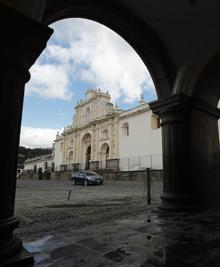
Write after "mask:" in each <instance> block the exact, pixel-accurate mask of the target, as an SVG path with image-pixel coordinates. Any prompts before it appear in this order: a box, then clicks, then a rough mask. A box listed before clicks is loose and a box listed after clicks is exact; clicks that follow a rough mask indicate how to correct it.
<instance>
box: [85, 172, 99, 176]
mask: <svg viewBox="0 0 220 267" xmlns="http://www.w3.org/2000/svg"><path fill="white" fill-rule="evenodd" d="M86 175H88V176H97V175H98V174H97V173H95V172H86Z"/></svg>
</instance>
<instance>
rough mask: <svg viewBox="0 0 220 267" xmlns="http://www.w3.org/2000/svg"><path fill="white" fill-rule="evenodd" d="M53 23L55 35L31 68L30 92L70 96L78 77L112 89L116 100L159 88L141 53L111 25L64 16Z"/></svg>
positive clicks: (63, 96) (52, 96) (61, 97)
mask: <svg viewBox="0 0 220 267" xmlns="http://www.w3.org/2000/svg"><path fill="white" fill-rule="evenodd" d="M51 27H52V28H54V30H55V33H54V36H53V37H52V39H51V41H49V43H48V47H47V49H46V50H45V51H44V53H43V54H42V56H41V58H40V59H39V60H38V61H37V63H36V65H35V66H33V67H32V69H31V74H32V79H31V81H30V83H29V84H28V85H27V94H38V95H40V96H42V97H46V98H60V99H64V100H70V99H71V97H72V96H73V91H72V90H73V89H74V86H75V84H74V82H75V81H76V80H77V81H82V82H87V83H89V84H91V85H92V87H100V88H102V89H104V90H108V91H109V92H110V94H111V96H112V100H113V101H116V100H117V99H118V98H119V97H120V99H123V101H124V102H133V101H134V100H137V99H139V97H140V94H141V93H142V92H143V91H144V90H145V91H149V93H150V94H152V92H155V90H154V85H153V82H152V79H151V77H150V75H149V73H148V71H147V69H146V67H145V65H144V64H143V62H142V61H141V59H140V57H139V56H138V55H137V53H136V52H135V51H134V50H133V48H132V47H131V46H130V45H129V44H128V43H127V42H125V40H124V39H122V38H121V37H120V36H119V35H117V34H116V33H115V32H113V31H111V30H110V29H109V28H107V27H105V26H103V25H101V24H99V23H96V22H93V21H90V20H86V19H68V20H63V21H59V22H56V23H54V24H53V25H51ZM71 86H72V87H71ZM75 89H76V88H75Z"/></svg>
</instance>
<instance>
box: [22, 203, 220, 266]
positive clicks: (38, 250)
mask: <svg viewBox="0 0 220 267" xmlns="http://www.w3.org/2000/svg"><path fill="white" fill-rule="evenodd" d="M213 212H216V211H213ZM219 218H220V217H219V216H214V215H213V214H211V213H203V214H194V215H193V214H191V213H182V214H176V213H175V214H174V213H169V214H166V215H164V214H163V213H162V212H160V211H158V210H157V209H156V208H155V207H154V208H151V211H149V212H148V214H142V215H139V216H135V217H130V218H127V219H121V220H116V221H114V222H109V223H103V224H100V225H92V226H88V227H84V228H80V229H78V230H71V229H69V230H65V231H60V232H59V233H57V234H56V235H46V236H45V237H44V238H42V239H39V240H36V241H33V242H27V243H25V244H24V246H25V247H26V249H27V250H28V251H29V252H32V253H33V254H34V256H35V266H38V267H40V266H42V267H44V266H57V267H58V266H91V267H93V266H94V267H95V266H97V267H98V266H100V267H101V266H115V267H116V266H117V267H127V266H131V267H136V266H137V267H139V266H141V267H151V266H152V267H153V266H168V267H171V266H176V267H185V266H187V267H188V266H189V267H197V266H198V267H199V266H204V267H208V266H212V267H215V266H216V267H217V266H220V231H219V230H220V221H219Z"/></svg>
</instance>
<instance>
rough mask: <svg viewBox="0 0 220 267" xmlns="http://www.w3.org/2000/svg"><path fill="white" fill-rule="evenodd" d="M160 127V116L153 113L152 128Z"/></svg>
mask: <svg viewBox="0 0 220 267" xmlns="http://www.w3.org/2000/svg"><path fill="white" fill-rule="evenodd" d="M158 128H160V118H159V117H158V116H157V115H156V114H152V115H151V130H155V129H158Z"/></svg>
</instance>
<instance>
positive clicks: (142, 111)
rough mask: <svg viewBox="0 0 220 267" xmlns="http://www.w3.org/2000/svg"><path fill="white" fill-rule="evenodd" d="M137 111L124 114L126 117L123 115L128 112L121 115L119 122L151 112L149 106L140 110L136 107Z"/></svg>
mask: <svg viewBox="0 0 220 267" xmlns="http://www.w3.org/2000/svg"><path fill="white" fill-rule="evenodd" d="M135 109H136V110H135ZM135 109H134V111H132V110H129V111H131V112H129V113H127V114H124V115H123V113H126V112H127V111H125V112H123V113H121V114H120V116H119V120H124V119H127V118H130V117H133V116H136V115H139V114H143V113H145V112H148V111H151V109H150V107H149V106H146V107H144V108H143V107H141V106H140V109H139V108H138V107H136V108H135Z"/></svg>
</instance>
